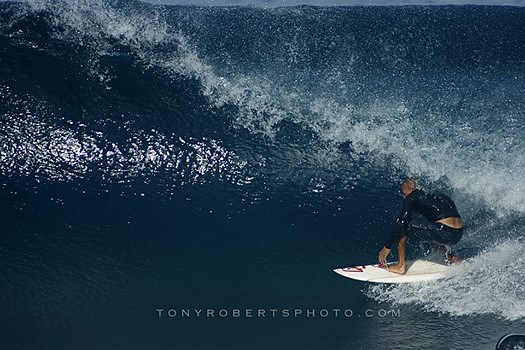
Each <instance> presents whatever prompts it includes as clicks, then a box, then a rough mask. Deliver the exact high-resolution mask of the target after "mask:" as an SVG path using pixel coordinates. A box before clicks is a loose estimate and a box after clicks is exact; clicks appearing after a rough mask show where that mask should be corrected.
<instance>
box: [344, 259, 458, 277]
mask: <svg viewBox="0 0 525 350" xmlns="http://www.w3.org/2000/svg"><path fill="white" fill-rule="evenodd" d="M405 266H406V273H405V274H404V275H400V274H397V273H394V272H389V271H387V270H386V269H385V268H384V267H381V266H380V265H379V264H375V265H355V266H349V267H343V268H338V269H335V270H334V271H335V272H336V273H338V274H340V275H341V276H344V277H348V278H351V279H354V280H358V281H365V282H372V283H412V282H421V281H430V280H435V279H439V278H443V277H445V276H446V272H447V270H448V269H449V268H450V266H448V265H447V264H446V263H445V262H440V261H432V260H424V259H417V260H409V261H406V262H405Z"/></svg>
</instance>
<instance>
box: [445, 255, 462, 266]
mask: <svg viewBox="0 0 525 350" xmlns="http://www.w3.org/2000/svg"><path fill="white" fill-rule="evenodd" d="M447 260H448V262H449V263H451V264H454V265H457V264H459V263H461V259H460V258H458V257H456V256H454V255H449V256H447Z"/></svg>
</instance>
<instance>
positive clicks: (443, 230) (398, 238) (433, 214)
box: [379, 178, 463, 275]
mask: <svg viewBox="0 0 525 350" xmlns="http://www.w3.org/2000/svg"><path fill="white" fill-rule="evenodd" d="M416 185H417V184H416V180H415V179H414V178H409V179H407V180H405V181H403V183H402V185H401V192H402V193H403V197H404V200H403V210H402V211H401V214H400V215H399V216H398V217H397V219H396V221H395V224H394V229H393V231H392V234H391V235H390V237H389V238H388V240H387V241H386V243H385V246H384V247H383V249H381V251H380V252H379V262H380V263H381V264H383V265H385V266H387V265H386V257H387V256H388V254H389V253H390V249H391V248H392V246H393V245H394V244H395V243H396V242H397V243H398V244H397V249H398V255H399V256H398V262H397V264H394V265H390V266H387V269H388V271H392V272H395V273H399V274H402V275H403V274H405V251H406V244H407V241H408V238H414V239H419V240H421V241H424V242H428V243H432V244H437V245H438V246H439V248H438V249H439V251H440V252H442V253H445V254H446V252H447V250H446V248H445V246H446V245H453V244H456V243H457V242H458V241H459V240H460V239H461V236H462V234H463V221H462V220H461V217H460V215H459V213H458V210H457V208H456V205H455V204H454V202H453V201H452V199H450V198H449V197H448V196H446V195H444V194H442V193H437V192H436V193H428V192H425V191H423V190H420V189H418V188H416ZM413 212H416V213H419V214H421V215H422V216H423V217H422V218H419V217H417V218H412V213H413ZM447 259H448V260H449V261H450V262H451V263H458V262H459V259H457V258H456V257H455V256H453V255H452V254H447Z"/></svg>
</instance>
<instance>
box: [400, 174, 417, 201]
mask: <svg viewBox="0 0 525 350" xmlns="http://www.w3.org/2000/svg"><path fill="white" fill-rule="evenodd" d="M416 185H417V184H416V179H414V178H413V177H410V178H408V179H406V180H405V181H403V183H402V184H401V192H402V193H403V196H405V197H406V196H408V195H409V194H410V193H412V191H414V190H415V189H416Z"/></svg>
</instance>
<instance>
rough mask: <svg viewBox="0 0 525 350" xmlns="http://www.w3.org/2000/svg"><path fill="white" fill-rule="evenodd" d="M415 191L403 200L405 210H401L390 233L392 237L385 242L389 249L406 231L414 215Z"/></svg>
mask: <svg viewBox="0 0 525 350" xmlns="http://www.w3.org/2000/svg"><path fill="white" fill-rule="evenodd" d="M413 194H414V193H411V194H410V195H408V196H407V197H406V198H405V200H404V201H403V210H402V211H401V214H399V216H398V217H397V219H396V221H395V223H394V227H393V229H392V233H391V234H390V237H389V238H388V240H387V241H386V243H385V247H386V248H388V249H391V248H392V245H394V244H395V243H396V242H397V241H399V239H401V237H403V235H404V234H405V232H406V229H407V226H408V222H409V221H410V218H411V216H412V210H413V208H414V204H415V201H416V196H415V195H413Z"/></svg>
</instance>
